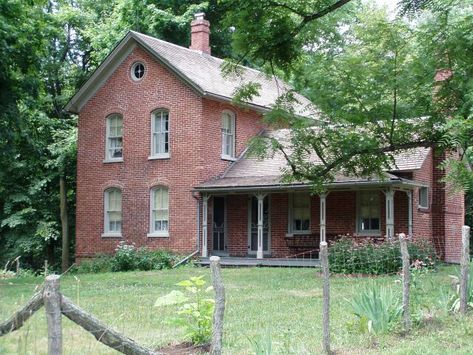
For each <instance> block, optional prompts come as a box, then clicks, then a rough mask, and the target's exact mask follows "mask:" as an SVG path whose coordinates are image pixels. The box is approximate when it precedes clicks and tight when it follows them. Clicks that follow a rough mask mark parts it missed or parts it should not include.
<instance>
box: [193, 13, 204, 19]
mask: <svg viewBox="0 0 473 355" xmlns="http://www.w3.org/2000/svg"><path fill="white" fill-rule="evenodd" d="M204 17H205V12H197V13H195V14H194V18H195V19H196V20H203V19H204Z"/></svg>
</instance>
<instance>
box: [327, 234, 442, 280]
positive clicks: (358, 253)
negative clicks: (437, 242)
mask: <svg viewBox="0 0 473 355" xmlns="http://www.w3.org/2000/svg"><path fill="white" fill-rule="evenodd" d="M408 250H409V256H410V258H411V262H415V261H417V263H421V264H422V265H424V266H427V267H434V266H435V261H436V258H435V252H434V248H433V247H432V245H431V244H430V243H429V242H428V241H425V240H421V241H412V242H409V243H408ZM329 263H330V271H331V272H334V273H342V274H370V275H381V274H390V273H396V272H398V271H399V270H400V268H401V267H402V260H401V250H400V246H399V241H393V242H383V243H379V244H376V243H374V242H372V241H370V240H362V239H360V240H356V239H354V238H346V237H345V238H342V239H340V240H339V241H337V242H335V243H333V244H332V245H331V246H330V249H329Z"/></svg>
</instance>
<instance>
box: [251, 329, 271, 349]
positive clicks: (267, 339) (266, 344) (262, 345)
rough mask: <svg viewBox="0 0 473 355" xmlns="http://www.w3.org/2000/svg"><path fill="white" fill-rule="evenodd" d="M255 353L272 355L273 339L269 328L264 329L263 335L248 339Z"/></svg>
mask: <svg viewBox="0 0 473 355" xmlns="http://www.w3.org/2000/svg"><path fill="white" fill-rule="evenodd" d="M250 343H251V345H252V347H253V351H254V353H255V355H272V354H273V340H272V337H271V332H270V330H269V328H268V329H267V330H266V333H265V335H264V337H261V338H260V339H250Z"/></svg>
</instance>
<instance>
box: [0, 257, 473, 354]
mask: <svg viewBox="0 0 473 355" xmlns="http://www.w3.org/2000/svg"><path fill="white" fill-rule="evenodd" d="M455 270H456V268H454V267H452V266H450V267H442V268H441V269H440V271H439V272H433V273H430V274H428V275H426V276H422V277H421V278H420V279H419V280H418V281H416V287H415V289H414V294H413V296H412V297H413V298H414V300H415V302H416V304H422V305H425V308H424V313H425V314H428V316H426V317H425V319H426V320H425V321H423V322H421V324H420V325H417V326H416V327H415V329H414V330H413V332H412V333H411V334H409V335H407V336H405V335H402V333H401V332H400V330H395V331H392V332H391V333H390V334H386V335H382V336H377V337H375V336H372V335H368V334H360V333H359V332H357V331H356V330H353V326H352V327H350V323H353V321H354V320H355V317H354V316H353V315H352V314H351V311H350V306H349V305H348V303H347V299H350V298H351V297H352V296H353V295H355V294H356V293H357V292H359V290H360V289H361V288H362V287H364V286H365V285H367V284H371V283H376V284H378V285H380V286H381V287H387V286H390V287H394V288H396V289H400V288H401V285H400V284H399V283H397V282H396V280H397V277H396V276H389V277H377V278H345V277H340V276H335V277H333V278H332V279H331V280H332V288H331V291H332V292H331V295H332V304H331V332H332V333H331V338H332V348H333V349H334V350H336V353H337V354H367V353H368V354H379V353H386V354H471V353H472V351H473V350H472V349H473V317H471V316H468V317H460V316H457V315H455V316H453V315H448V314H447V312H446V310H445V307H443V306H442V302H440V300H441V299H442V295H443V294H445V292H447V290H448V289H449V287H450V279H449V277H448V275H449V274H452V273H455ZM202 274H203V275H206V277H207V279H208V276H209V269H206V268H197V267H196V268H194V267H183V268H179V269H177V270H165V271H157V272H128V273H107V274H82V275H77V276H76V277H74V276H73V275H67V276H65V277H63V279H62V281H61V287H62V292H63V293H64V294H65V295H67V296H68V297H69V298H71V299H72V300H73V301H74V302H76V303H77V304H79V305H80V306H81V307H83V308H84V309H86V310H87V311H90V312H92V313H93V314H94V315H95V316H97V317H98V318H99V319H101V320H102V321H104V322H106V323H107V324H109V325H111V326H112V327H114V328H115V329H117V330H119V331H121V332H123V333H125V334H126V335H128V336H130V337H131V338H133V339H135V340H137V341H138V342H140V343H142V344H144V345H147V346H149V347H152V348H158V347H160V346H164V345H166V344H169V343H180V342H182V341H184V340H185V339H184V338H183V336H184V335H183V334H184V333H183V329H180V328H178V327H177V326H176V325H173V324H171V323H170V322H169V320H170V319H171V318H172V317H173V307H168V308H165V309H156V308H154V307H153V304H154V302H155V300H156V298H157V297H159V296H161V295H164V294H166V293H167V292H169V291H170V290H172V289H175V288H176V287H175V286H174V284H175V283H176V282H178V281H181V280H183V279H186V278H188V277H189V276H192V275H194V276H197V275H202ZM223 277H224V281H225V284H226V290H227V309H226V314H225V336H224V352H225V353H226V354H251V353H254V350H253V348H254V346H253V345H252V342H254V341H257V342H260V343H265V342H266V341H267V339H268V338H269V337H270V338H271V341H272V352H273V353H274V354H318V353H320V352H321V340H322V336H321V332H322V330H321V308H322V299H321V294H322V290H321V280H320V277H318V276H316V274H315V270H314V269H289V268H240V269H224V270H223ZM41 282H42V279H41V278H26V277H25V278H19V279H9V280H5V279H4V280H0V321H3V320H5V319H6V318H7V317H9V316H10V314H11V313H12V312H13V311H14V310H16V309H17V308H18V307H20V306H21V305H23V304H24V302H25V301H26V300H27V299H28V298H29V297H30V296H31V295H32V294H33V292H34V290H35V288H36V287H37V286H38V285H40V284H41ZM63 328H64V330H63V335H64V350H65V351H64V352H65V354H81V355H83V354H111V353H114V352H113V351H112V350H110V349H109V348H107V347H105V346H103V345H101V344H100V343H98V342H97V341H95V338H94V337H93V336H92V335H90V334H89V333H87V332H86V331H84V330H82V328H80V327H78V326H76V325H75V324H73V323H71V322H70V321H69V320H68V319H66V318H64V317H63ZM268 334H269V336H268ZM46 351H47V338H46V320H45V317H44V308H42V309H41V310H40V311H39V312H38V313H37V314H36V315H35V316H33V318H32V319H30V320H29V321H28V322H27V323H26V325H25V326H24V327H23V328H21V329H20V330H19V331H16V332H14V333H10V334H8V335H6V336H4V337H1V338H0V354H17V353H18V354H45V353H46Z"/></svg>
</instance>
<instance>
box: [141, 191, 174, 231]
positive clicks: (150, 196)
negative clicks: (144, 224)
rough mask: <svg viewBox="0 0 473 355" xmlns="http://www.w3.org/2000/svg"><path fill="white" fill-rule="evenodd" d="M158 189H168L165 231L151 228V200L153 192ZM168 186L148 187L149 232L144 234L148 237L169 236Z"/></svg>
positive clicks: (152, 200) (152, 199)
mask: <svg viewBox="0 0 473 355" xmlns="http://www.w3.org/2000/svg"><path fill="white" fill-rule="evenodd" d="M158 189H166V190H167V191H168V230H167V231H155V232H152V230H153V202H154V193H155V191H156V190H158ZM169 220H170V218H169V188H168V187H166V186H155V187H152V188H151V189H150V193H149V232H148V234H147V235H146V236H147V237H148V238H169V227H170V223H169Z"/></svg>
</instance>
